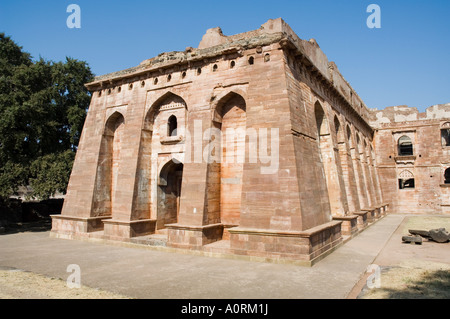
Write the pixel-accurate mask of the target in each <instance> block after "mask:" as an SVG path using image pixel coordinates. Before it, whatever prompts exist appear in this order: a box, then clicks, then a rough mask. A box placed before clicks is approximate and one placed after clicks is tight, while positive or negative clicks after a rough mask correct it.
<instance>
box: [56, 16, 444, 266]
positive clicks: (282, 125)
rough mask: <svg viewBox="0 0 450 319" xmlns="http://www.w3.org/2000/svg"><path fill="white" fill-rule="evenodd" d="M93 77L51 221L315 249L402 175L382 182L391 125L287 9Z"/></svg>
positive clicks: (295, 254) (60, 230)
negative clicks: (287, 18) (290, 20)
mask: <svg viewBox="0 0 450 319" xmlns="http://www.w3.org/2000/svg"><path fill="white" fill-rule="evenodd" d="M87 87H88V88H89V90H90V91H92V101H91V106H90V108H89V112H88V115H87V118H86V122H85V126H84V129H83V133H82V136H81V141H80V146H79V149H78V152H77V156H76V159H75V163H74V166H73V170H72V175H71V178H70V182H69V186H68V191H67V195H66V198H65V202H64V207H63V211H62V215H61V216H54V218H53V228H52V232H53V234H56V235H58V234H60V235H61V236H65V238H71V237H73V238H75V237H83V236H89V237H92V236H96V237H102V238H109V239H114V240H123V241H131V239H132V238H135V240H138V241H139V242H147V243H148V242H152V240H153V239H152V238H151V236H152V234H154V235H155V236H167V237H166V238H167V246H171V247H178V248H186V249H208V248H205V246H207V245H210V244H214V243H215V242H217V241H221V240H226V241H229V245H217V246H215V248H214V249H219V248H220V247H222V248H223V247H228V248H223V249H227V251H228V252H232V253H235V254H246V255H252V256H262V257H265V258H291V259H292V258H293V259H296V258H297V259H301V260H307V261H312V260H317V259H319V258H321V257H322V256H324V255H326V254H327V253H328V252H330V251H332V250H333V249H335V248H336V247H338V246H339V245H340V243H341V242H342V234H343V233H344V234H346V235H349V236H351V235H353V234H355V233H356V232H357V231H361V230H362V229H364V228H365V227H367V225H368V222H372V221H375V220H376V219H378V218H379V217H381V216H383V215H384V214H386V213H387V208H388V203H390V202H391V201H394V200H396V199H395V198H394V197H393V196H392V194H390V193H389V191H390V190H391V189H392V187H395V186H396V185H397V184H396V181H395V185H394V186H392V185H388V186H386V187H385V186H384V184H385V183H391V182H392V181H391V180H389V179H388V177H389V178H390V176H391V175H392V169H391V170H384V169H385V167H384V166H383V167H380V165H379V161H380V158H379V154H383V152H384V151H386V152H387V149H388V147H390V146H391V144H389V143H387V144H386V145H383V142H384V140H383V136H384V135H388V133H391V131H389V130H386V132H385V133H383V134H384V135H383V134H380V133H379V131H377V130H374V128H373V127H372V126H371V125H370V123H369V121H372V120H373V116H374V113H373V112H372V111H371V110H369V109H368V108H367V107H366V106H365V104H364V102H363V101H362V99H361V98H360V97H359V96H358V95H357V93H356V92H355V90H354V89H353V88H352V87H351V86H350V84H349V83H348V82H347V81H345V79H344V77H343V76H342V75H341V74H340V72H339V70H338V68H337V66H336V64H335V63H334V62H329V61H328V59H327V57H326V56H325V54H324V53H323V52H322V50H321V49H320V47H319V45H318V44H317V42H316V41H315V40H314V39H311V40H309V41H307V40H302V39H300V38H299V37H298V36H297V35H296V34H295V33H294V32H293V31H292V29H291V28H290V27H289V26H288V25H287V24H286V23H285V22H284V21H283V20H282V19H275V20H269V21H267V22H266V23H264V24H263V25H262V26H261V28H259V29H258V30H254V31H249V32H245V33H240V34H237V35H232V36H225V35H223V33H222V32H221V30H220V28H214V29H210V30H208V31H207V33H206V34H205V36H204V37H203V39H202V41H201V42H200V45H199V47H198V48H187V49H186V50H185V51H183V52H168V53H162V54H160V55H159V56H157V57H154V58H152V59H149V60H145V61H143V62H142V63H141V64H140V65H139V66H136V67H134V68H130V69H127V70H123V71H119V72H115V73H111V74H107V75H103V76H99V77H97V78H95V80H94V81H93V82H92V83H88V84H87ZM375 117H376V118H377V115H375ZM377 129H378V128H377ZM228 131H231V132H234V133H235V134H234V135H232V138H231V139H230V140H228V136H227V132H228ZM238 132H241V133H242V132H243V134H239V133H238ZM391 134H392V133H391ZM374 137H375V138H376V139H377V140H376V141H380V143H378V142H377V143H375V142H374ZM380 139H381V140H380ZM378 145H382V147H381V146H378ZM384 147H385V148H386V150H381V149H380V150H378V148H384ZM377 152H378V153H377ZM402 160H403V161H410V160H412V159H410V158H408V159H406V158H403V159H402ZM383 161H384V159H382V160H381V162H383ZM408 165H409V164H408ZM380 168H382V169H383V172H384V173H383V174H381V178H380V174H379V170H380ZM382 185H383V187H382ZM442 189H443V188H442ZM448 189H450V188H448ZM446 190H447V189H446ZM397 202H398V201H397ZM397 207H398V205H397V206H395V205H394V206H393V210H394V211H395V209H396V208H397ZM389 209H391V208H389ZM333 219H334V221H333ZM75 235H77V236H75ZM78 235H79V236H78ZM149 236H150V237H149ZM137 238H138V239H137ZM158 240H159V239H158Z"/></svg>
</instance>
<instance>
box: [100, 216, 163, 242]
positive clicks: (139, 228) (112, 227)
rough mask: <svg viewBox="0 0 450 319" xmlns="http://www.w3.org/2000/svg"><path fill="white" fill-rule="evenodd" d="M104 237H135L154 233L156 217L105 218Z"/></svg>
mask: <svg viewBox="0 0 450 319" xmlns="http://www.w3.org/2000/svg"><path fill="white" fill-rule="evenodd" d="M103 224H104V237H105V238H111V239H113V238H114V239H115V238H117V239H120V238H133V237H139V236H145V235H149V234H153V233H154V232H155V230H156V219H140V220H129V221H128V220H127V221H123V220H113V219H111V220H105V221H103Z"/></svg>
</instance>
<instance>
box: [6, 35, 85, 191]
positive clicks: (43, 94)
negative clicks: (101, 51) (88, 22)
mask: <svg viewBox="0 0 450 319" xmlns="http://www.w3.org/2000/svg"><path fill="white" fill-rule="evenodd" d="M92 79H93V74H92V72H91V70H90V68H89V66H88V65H87V63H85V62H83V61H78V60H76V59H73V58H69V57H68V58H66V61H64V62H52V61H46V60H44V59H43V58H40V59H38V60H36V61H33V60H32V57H31V56H30V54H29V53H26V52H23V51H22V47H20V46H18V45H17V44H16V43H15V42H14V41H13V40H12V39H11V38H10V37H7V36H5V35H4V34H3V33H0V198H4V199H5V198H8V197H9V196H11V195H12V194H14V193H15V192H17V190H18V187H19V186H25V185H30V186H32V189H33V190H34V193H33V196H34V197H36V198H40V199H46V198H48V197H49V196H52V195H54V193H55V192H57V191H59V192H63V193H64V192H65V190H66V187H67V183H68V180H69V176H70V171H71V168H72V164H73V160H74V157H75V152H76V149H77V146H78V142H79V140H80V135H81V130H82V127H83V124H84V120H85V118H86V111H87V109H88V107H89V102H90V93H89V92H88V90H87V89H86V88H85V86H84V84H85V83H87V82H89V81H91V80H92Z"/></svg>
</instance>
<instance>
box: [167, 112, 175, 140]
mask: <svg viewBox="0 0 450 319" xmlns="http://www.w3.org/2000/svg"><path fill="white" fill-rule="evenodd" d="M177 126H178V123H177V117H176V116H175V115H172V116H170V117H169V120H168V122H167V136H177Z"/></svg>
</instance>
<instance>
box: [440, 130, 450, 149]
mask: <svg viewBox="0 0 450 319" xmlns="http://www.w3.org/2000/svg"><path fill="white" fill-rule="evenodd" d="M441 137H442V146H450V128H446V129H443V130H441Z"/></svg>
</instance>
